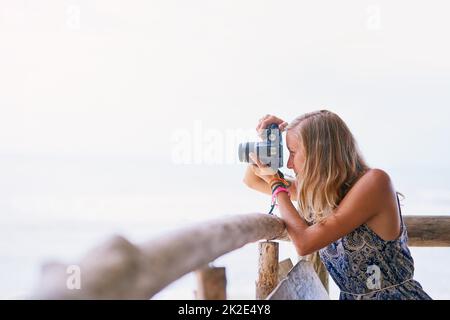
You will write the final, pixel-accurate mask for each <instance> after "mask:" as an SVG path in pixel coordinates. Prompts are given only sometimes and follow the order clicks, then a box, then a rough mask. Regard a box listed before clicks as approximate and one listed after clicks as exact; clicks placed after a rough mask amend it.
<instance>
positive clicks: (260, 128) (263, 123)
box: [256, 114, 288, 137]
mask: <svg viewBox="0 0 450 320" xmlns="http://www.w3.org/2000/svg"><path fill="white" fill-rule="evenodd" d="M271 123H276V124H277V125H278V128H279V130H280V131H281V132H283V131H284V129H286V127H287V125H288V123H287V122H286V121H284V120H282V119H280V118H278V117H275V116H273V115H271V114H266V115H265V116H264V117H262V118H261V119H259V122H258V125H257V126H256V132H258V135H259V136H260V137H261V136H262V135H263V133H264V129H267V127H268V126H269V124H271Z"/></svg>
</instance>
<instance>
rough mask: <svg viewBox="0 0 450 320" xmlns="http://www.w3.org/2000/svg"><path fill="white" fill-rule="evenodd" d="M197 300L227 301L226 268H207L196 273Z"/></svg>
mask: <svg viewBox="0 0 450 320" xmlns="http://www.w3.org/2000/svg"><path fill="white" fill-rule="evenodd" d="M196 276H197V291H196V297H195V298H196V299H197V300H226V299H227V291H226V288H227V278H226V273H225V268H224V267H212V266H205V267H203V268H201V269H199V270H197V271H196Z"/></svg>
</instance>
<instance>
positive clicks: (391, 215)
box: [361, 169, 400, 240]
mask: <svg viewBox="0 0 450 320" xmlns="http://www.w3.org/2000/svg"><path fill="white" fill-rule="evenodd" d="M364 177H366V181H367V184H368V185H369V188H370V193H369V195H370V198H371V200H369V201H371V202H373V206H374V208H376V209H377V213H376V214H375V215H374V216H372V217H371V218H370V219H369V220H368V221H367V222H366V224H367V225H368V226H369V227H370V228H371V229H372V230H373V231H374V232H375V233H377V234H378V236H380V237H381V238H382V239H384V240H394V239H397V237H398V235H399V232H400V217H399V208H398V206H397V200H396V192H395V189H394V187H393V183H392V180H391V177H390V176H389V174H388V173H387V172H385V171H384V170H381V169H371V170H369V171H368V172H367V173H366V174H365V175H364V176H363V178H364ZM361 179H362V178H361Z"/></svg>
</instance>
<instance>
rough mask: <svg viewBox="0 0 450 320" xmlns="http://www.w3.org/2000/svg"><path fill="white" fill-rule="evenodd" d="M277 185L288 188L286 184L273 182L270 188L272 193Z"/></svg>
mask: <svg viewBox="0 0 450 320" xmlns="http://www.w3.org/2000/svg"><path fill="white" fill-rule="evenodd" d="M279 187H283V188H286V189H287V188H288V186H287V185H285V184H283V183H281V182H279V183H274V184H273V185H272V187H271V188H270V189H271V190H272V193H273V192H274V191H275V190H276V189H277V188H279Z"/></svg>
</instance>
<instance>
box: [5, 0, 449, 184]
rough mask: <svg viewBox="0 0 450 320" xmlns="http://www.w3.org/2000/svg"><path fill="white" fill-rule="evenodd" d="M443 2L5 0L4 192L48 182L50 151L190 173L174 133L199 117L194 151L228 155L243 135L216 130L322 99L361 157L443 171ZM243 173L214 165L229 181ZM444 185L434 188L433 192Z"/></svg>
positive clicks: (57, 157) (251, 123) (306, 107)
mask: <svg viewBox="0 0 450 320" xmlns="http://www.w3.org/2000/svg"><path fill="white" fill-rule="evenodd" d="M449 8H450V5H449V4H448V2H447V1H415V2H414V3H411V2H410V1H395V2H394V1H339V2H336V1H314V2H310V1H309V2H307V1H281V2H280V1H206V0H205V1H181V0H180V1H117V0H115V1H111V0H102V1H99V0H96V1H75V0H72V1H57V0H54V1H24V0H22V1H17V0H2V1H1V3H0V58H1V59H0V70H1V73H0V155H2V157H1V158H0V161H1V162H2V163H3V164H2V169H0V173H2V175H3V179H2V188H3V190H7V191H9V192H12V191H11V190H16V189H11V187H10V186H11V184H13V185H17V192H18V193H20V190H27V187H26V186H25V185H28V186H29V185H33V183H34V182H36V181H39V182H40V181H42V180H45V174H44V173H45V172H44V173H42V176H39V177H37V176H36V174H37V173H36V172H38V171H39V170H36V168H35V167H39V166H41V164H40V163H42V166H45V165H48V166H50V164H49V163H53V162H55V161H56V162H58V161H59V162H58V164H52V166H54V167H55V168H56V167H57V166H58V165H60V166H63V167H64V166H65V165H66V164H65V163H66V162H67V163H69V162H71V161H72V162H76V161H78V163H83V161H84V162H85V163H90V162H94V161H97V163H98V165H100V166H101V164H102V163H105V162H111V163H113V162H114V161H116V160H117V159H131V160H130V161H142V162H144V161H148V162H150V163H151V165H152V166H153V169H155V171H158V170H157V168H161V170H159V171H160V172H161V171H163V170H175V171H176V170H181V171H183V170H184V171H189V170H192V172H194V171H195V170H203V169H201V168H202V163H200V165H201V166H200V167H196V168H191V167H187V169H180V168H177V167H176V164H174V163H173V161H172V160H173V159H172V154H173V152H174V149H175V148H176V146H175V145H174V140H173V135H174V132H179V131H180V130H181V131H185V132H186V131H187V132H188V133H190V134H192V137H194V135H195V133H194V131H195V128H196V126H198V125H200V126H201V127H202V128H203V129H204V131H203V133H202V134H201V135H200V138H199V139H200V142H199V143H200V151H199V152H204V153H208V152H209V151H208V142H206V141H205V140H208V139H209V144H210V145H211V144H213V145H220V144H223V148H221V149H223V153H224V154H225V155H224V157H225V156H229V155H230V154H232V155H233V157H237V153H236V150H237V143H238V142H240V141H237V140H235V141H231V142H230V141H228V142H223V140H220V139H221V138H223V137H224V136H225V132H226V131H227V130H228V131H230V130H231V131H232V132H233V131H239V130H241V131H246V132H249V130H250V132H251V130H253V129H254V127H255V126H256V122H257V120H258V119H259V118H260V117H261V116H262V115H264V114H266V113H271V114H275V115H278V116H280V117H282V118H284V119H285V120H287V121H289V120H292V119H293V118H294V117H296V116H298V115H300V114H302V113H304V112H309V111H313V110H316V109H319V108H327V109H329V110H332V111H334V112H336V113H338V114H339V115H340V116H341V117H342V118H343V119H344V120H345V121H346V122H347V123H348V125H349V126H350V128H351V129H352V131H353V132H354V134H355V136H356V138H357V140H358V142H359V145H360V147H361V149H362V151H363V153H364V155H365V157H366V159H367V161H368V162H369V164H371V165H372V166H376V167H381V168H387V169H393V168H403V170H405V172H407V173H408V172H410V174H411V176H412V177H414V175H415V174H421V175H422V176H424V175H425V173H424V171H427V170H430V172H431V171H433V170H434V171H433V173H430V174H433V175H434V176H435V177H436V178H438V177H439V176H440V172H441V171H445V172H447V171H449V169H450V168H449V164H450V151H449V148H448V147H447V145H448V142H447V141H448V137H449V136H450V129H449V126H448V120H449V118H450V111H449V110H450V108H448V106H449V103H450V90H449V87H450V60H449V59H448V57H449V56H450V44H449V42H448V41H446V40H445V39H447V38H448V31H449V30H450V21H449V20H448V19H447V16H446V15H447V13H448V9H449ZM208 130H209V131H211V130H212V131H214V132H215V133H213V135H212V136H209V138H207V137H206V136H205V135H207V134H206V133H205V132H208ZM217 132H218V135H219V137H216V136H217ZM214 134H216V136H214ZM216 138H217V139H218V140H217V141H219V142H217V143H216V142H214V141H216V140H214V139H216ZM193 139H194V138H193ZM220 141H222V142H220ZM197 142H198V141H197ZM197 147H199V146H198V145H197ZM192 148H194V146H193V147H192ZM197 151H198V150H197ZM193 152H196V151H195V150H194V151H193ZM14 157H22V158H21V159H22V160H23V161H25V164H23V165H19V164H18V163H19V162H17V161H16V160H14V159H15V158H14ZM43 159H44V160H43ZM45 159H47V160H45ZM52 161H53V162H52ZM65 161H66V162H65ZM124 161H125V160H124ZM11 165H12V166H16V167H17V166H19V167H18V168H16V169H11V168H9V166H11ZM225 167H227V168H225ZM228 167H230V168H228ZM27 168H28V169H27ZM163 168H166V169H163ZM199 168H200V169H199ZM242 168H243V166H242V165H240V164H235V165H234V166H230V165H221V166H218V169H220V170H218V171H221V172H225V171H226V172H228V174H229V173H230V172H234V173H235V174H236V175H237V176H238V175H240V174H241V171H242ZM66 169H67V168H66ZM66 169H64V168H60V171H61V172H60V173H59V174H56V173H55V176H63V173H68V172H69V170H68V169H67V170H66ZM27 170H28V171H27ZM90 170H92V171H93V172H94V173H95V172H97V171H96V170H95V169H92V168H91V169H90ZM126 170H127V169H125V168H124V167H123V166H120V167H118V168H117V170H115V171H114V174H117V175H121V176H122V177H126V176H127V171H126ZM136 170H137V169H136ZM139 170H140V169H139ZM233 170H234V171H233ZM94 173H92V174H91V175H92V176H93V175H94ZM392 174H393V175H395V174H396V172H395V170H394V171H393V173H392ZM73 175H74V176H73V177H72V178H73V179H76V177H77V176H76V173H73ZM105 175H106V174H105ZM31 176H33V177H32V178H31ZM403 176H405V174H404V173H403ZM137 177H138V175H137V176H136V179H137ZM21 179H22V180H21ZM30 179H31V180H32V181H29V180H30ZM18 181H22V182H18ZM80 183H81V182H80ZM230 183H231V182H230ZM401 183H403V184H404V185H406V184H407V183H406V181H404V182H401ZM74 184H76V183H74ZM448 184H449V183H447V182H444V183H440V184H439V186H437V188H439V190H440V192H441V193H443V192H444V193H445V191H442V189H445V188H446V187H447V186H448ZM229 186H230V187H231V186H232V185H231V184H230V185H229ZM28 188H29V187H28ZM43 189H45V186H44V187H43ZM31 190H34V189H30V192H31ZM49 190H53V189H51V188H50V189H49ZM35 191H36V190H35ZM55 191H58V190H55ZM49 192H50V191H49Z"/></svg>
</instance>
